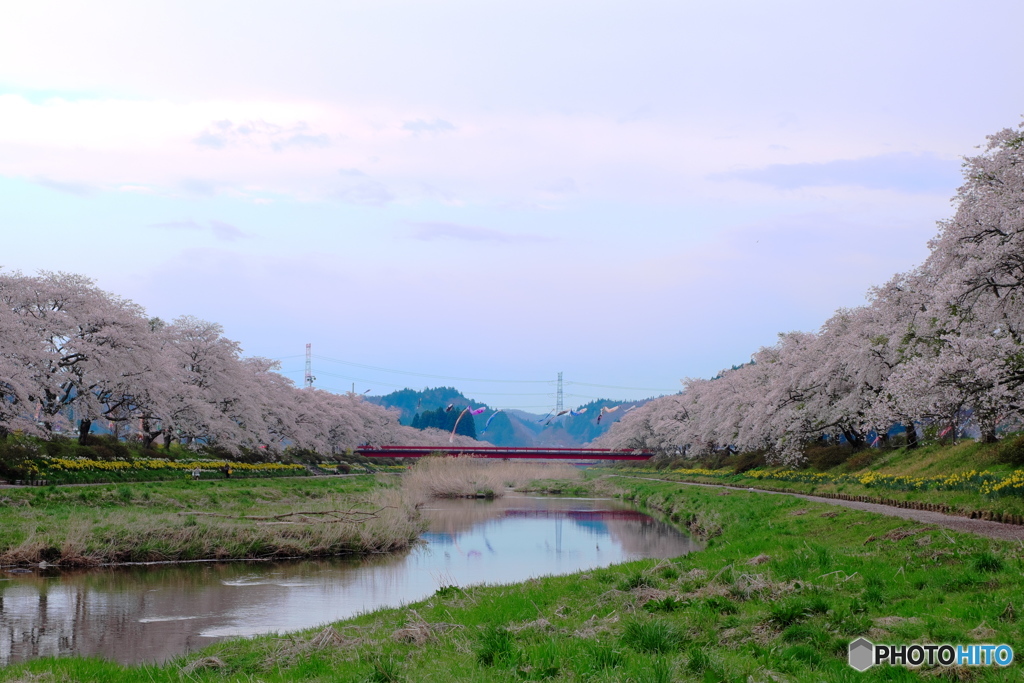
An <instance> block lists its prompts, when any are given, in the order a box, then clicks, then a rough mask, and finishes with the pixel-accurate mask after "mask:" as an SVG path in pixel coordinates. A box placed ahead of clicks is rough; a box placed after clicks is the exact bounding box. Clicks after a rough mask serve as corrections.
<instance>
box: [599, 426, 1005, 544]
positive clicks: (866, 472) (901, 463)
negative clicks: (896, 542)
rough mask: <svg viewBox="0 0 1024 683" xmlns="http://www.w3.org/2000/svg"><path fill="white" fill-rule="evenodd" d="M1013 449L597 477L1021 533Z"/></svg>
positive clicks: (971, 448)
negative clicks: (725, 490)
mask: <svg viewBox="0 0 1024 683" xmlns="http://www.w3.org/2000/svg"><path fill="white" fill-rule="evenodd" d="M1017 443H1018V440H1017V439H1011V440H1010V441H1009V442H1006V443H1003V442H1000V443H998V444H983V443H977V442H974V441H963V442H960V443H957V444H946V445H943V444H938V443H935V444H928V445H925V446H922V447H920V448H916V449H906V448H898V449H892V450H888V451H880V450H878V449H875V450H874V451H872V450H868V451H861V452H859V453H856V454H853V455H849V454H847V458H848V459H846V460H844V461H841V462H839V463H838V464H836V465H834V466H832V467H818V468H815V467H808V468H806V469H801V470H792V469H788V468H783V467H767V466H764V465H761V466H758V467H749V468H748V467H746V466H745V464H744V462H745V458H746V457H748V456H747V454H739V455H736V456H732V457H730V458H727V459H725V460H726V461H725V462H723V463H721V464H715V465H712V466H707V465H701V464H699V463H693V464H687V465H683V466H677V467H669V468H662V469H656V468H652V467H649V466H641V467H629V466H626V467H621V468H604V469H603V471H605V472H612V473H618V474H635V475H638V476H655V477H659V478H663V479H666V480H673V481H687V482H693V483H701V484H719V485H725V486H735V487H738V488H754V489H760V490H764V491H779V492H785V493H802V494H807V495H816V496H823V497H826V498H835V499H839V500H853V501H860V502H866V503H876V504H881V505H890V506H896V507H901V508H907V509H913V510H932V511H939V512H944V513H947V514H952V515H959V516H963V517H969V518H973V519H984V520H992V521H999V522H1005V523H1008V524H1018V525H1024V469H1018V468H1016V467H1015V466H1014V465H1013V464H1012V463H1010V462H1007V460H1008V458H1007V457H1006V456H1007V453H1006V451H1007V450H1009V449H1013V448H1017V447H1018V446H1017ZM1022 448H1024V447H1022ZM833 450H835V451H839V452H840V453H841V452H842V450H841V449H833ZM826 463H827V460H826V461H825V462H821V461H819V463H818V464H819V465H823V464H826Z"/></svg>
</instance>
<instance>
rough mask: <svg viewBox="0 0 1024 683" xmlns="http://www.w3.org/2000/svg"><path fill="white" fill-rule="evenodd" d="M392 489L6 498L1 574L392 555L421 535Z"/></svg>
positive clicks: (56, 493) (293, 483)
mask: <svg viewBox="0 0 1024 683" xmlns="http://www.w3.org/2000/svg"><path fill="white" fill-rule="evenodd" d="M393 480H394V478H393V477H382V478H381V479H379V480H378V479H375V478H374V477H372V476H361V477H316V478H312V477H301V478H298V477H294V478H280V479H250V480H244V481H237V480H220V481H202V480H200V481H197V482H193V481H185V480H176V481H173V482H141V483H123V484H111V485H97V486H81V487H71V486H65V487H61V486H48V487H42V488H12V489H4V490H2V491H0V564H19V563H38V562H41V561H46V562H49V563H52V564H61V565H67V566H75V565H78V566H82V565H86V566H87V565H94V564H100V563H109V562H133V561H159V560H194V559H208V558H217V559H229V558H230V559H238V558H270V557H316V556H326V555H337V554H341V553H347V552H355V553H360V552H387V551H390V550H397V549H401V548H405V547H408V546H409V545H410V544H411V543H412V542H414V541H415V539H416V538H417V536H418V535H419V532H420V530H421V529H420V523H419V522H418V520H417V514H416V512H415V510H413V509H412V508H410V507H409V506H408V505H407V504H406V503H405V502H403V500H402V497H401V495H400V494H399V492H398V490H397V489H396V488H395V487H394V486H393V485H392V484H393V483H394V481H393ZM388 481H391V484H389V483H387V482H388ZM300 513H301V514H300ZM351 522H357V523H351Z"/></svg>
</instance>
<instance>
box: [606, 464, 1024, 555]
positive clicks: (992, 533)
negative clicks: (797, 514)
mask: <svg viewBox="0 0 1024 683" xmlns="http://www.w3.org/2000/svg"><path fill="white" fill-rule="evenodd" d="M609 476H612V477H622V478H623V479H643V480H644V481H663V482H667V483H669V484H678V485H680V486H704V487H706V488H712V489H729V490H732V491H749V492H752V493H768V494H771V495H775V496H793V497H795V498H803V499H804V500H810V501H813V502H815V503H828V504H829V505H839V506H842V507H847V508H852V509H854V510H866V511H867V512H877V513H878V514H880V515H888V516H889V517H900V518H902V519H911V520H913V521H915V522H921V523H922V524H934V525H935V526H940V527H944V528H946V529H952V530H953V531H964V532H967V533H971V534H978V535H979V536H988V537H989V538H995V539H999V540H1000V541H1017V542H1019V543H1020V544H1021V546H1022V547H1024V526H1017V525H1014V524H1003V523H1002V522H988V521H986V520H983V519H969V518H967V517H958V516H957V515H946V514H943V513H941V512H931V511H929V510H910V509H907V508H897V507H890V506H889V505H879V504H878V503H861V502H859V501H854V500H838V499H835V498H821V497H819V496H809V495H806V494H803V493H784V492H782V491H764V490H762V489H748V488H741V487H739V486H725V485H723V484H698V483H696V482H691V481H671V480H669V479H656V478H653V477H632V476H629V475H623V474H612V475H609Z"/></svg>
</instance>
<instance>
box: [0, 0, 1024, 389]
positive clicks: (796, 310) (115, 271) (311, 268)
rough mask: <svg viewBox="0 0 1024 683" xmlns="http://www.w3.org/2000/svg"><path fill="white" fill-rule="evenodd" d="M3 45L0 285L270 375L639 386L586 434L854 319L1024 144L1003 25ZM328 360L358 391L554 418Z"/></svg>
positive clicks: (772, 8)
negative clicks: (636, 401)
mask: <svg viewBox="0 0 1024 683" xmlns="http://www.w3.org/2000/svg"><path fill="white" fill-rule="evenodd" d="M4 14H5V16H4V20H3V22H0V232H2V237H3V240H2V247H0V265H2V266H3V267H6V268H9V269H21V270H24V271H34V270H37V269H54V270H57V269H59V270H69V271H74V272H81V273H85V274H87V275H90V276H92V277H95V278H96V279H97V280H98V281H99V283H100V285H101V286H103V287H104V288H106V289H109V290H112V291H114V292H116V293H118V294H121V295H124V296H127V297H129V298H132V299H134V300H136V301H138V302H139V303H141V304H142V305H144V306H145V307H146V308H147V309H148V310H149V311H150V312H151V313H152V314H154V315H160V316H163V317H168V318H170V317H174V316H176V315H180V314H185V313H190V314H195V315H199V316H202V317H205V318H208V319H211V320H215V321H219V322H221V323H223V324H224V325H225V326H226V328H227V331H228V334H229V335H230V336H232V337H234V338H237V339H239V340H240V341H241V342H242V344H243V346H244V348H245V349H246V351H247V352H249V353H254V354H260V355H267V356H271V357H286V356H292V355H296V354H301V353H302V351H303V348H304V344H305V343H306V342H312V343H313V344H314V348H315V349H316V351H317V352H318V354H319V355H322V356H325V357H330V358H336V359H341V360H346V361H350V362H354V363H360V364H364V365H371V366H376V367H382V368H391V369H399V370H408V371H413V372H418V373H425V374H434V375H439V376H442V377H466V378H495V379H549V378H550V379H553V378H554V376H555V373H557V372H558V371H559V370H562V371H564V372H565V376H566V379H567V380H573V381H576V382H586V383H591V384H606V385H611V386H615V387H640V388H643V389H638V390H625V389H599V388H586V387H583V386H576V387H575V388H574V389H573V395H572V396H571V397H567V399H566V400H567V402H570V403H582V402H585V401H586V400H587V399H588V398H589V397H591V396H609V397H613V398H637V397H641V396H647V395H651V394H652V393H656V392H652V391H650V390H648V388H650V389H658V390H662V391H674V390H677V389H678V388H679V384H678V379H679V378H681V377H684V376H708V375H711V374H713V373H714V372H715V371H717V370H718V369H720V368H721V367H723V366H729V365H732V364H734V363H739V362H742V361H744V360H746V359H748V358H749V355H750V353H751V352H753V351H754V350H756V349H757V347H758V346H760V345H763V344H768V343H772V341H773V340H774V337H775V334H776V333H777V332H779V331H785V330H792V329H814V328H816V327H817V326H818V325H819V324H820V323H821V322H822V321H824V319H825V318H826V317H828V315H829V314H830V312H831V311H832V310H834V309H835V308H836V307H839V306H849V305H857V304H859V303H860V302H862V301H863V295H864V292H865V291H866V290H867V288H868V287H869V286H870V285H872V284H879V283H881V282H882V281H884V280H885V279H887V278H888V277H889V276H890V275H891V274H892V273H893V272H895V271H897V270H904V269H907V268H909V267H912V266H913V265H914V264H916V263H917V262H919V261H920V260H921V259H922V258H923V257H924V255H925V253H926V247H925V243H926V241H927V239H928V238H929V237H930V236H932V235H933V234H934V231H935V227H934V225H935V221H936V220H941V219H943V218H945V217H947V216H949V215H950V212H951V209H950V204H949V200H950V198H951V197H952V195H953V193H954V192H955V189H956V186H957V185H958V184H959V180H958V178H959V175H958V168H959V158H960V157H961V156H962V155H965V154H970V153H972V152H973V151H974V147H975V146H976V145H978V144H980V143H982V142H983V141H984V137H985V135H986V134H989V133H992V132H995V131H996V130H998V129H1000V128H1002V127H1006V126H1012V125H1016V124H1017V123H1018V122H1019V121H1020V116H1021V114H1022V113H1024V90H1022V89H1021V88H1019V87H1013V86H1012V85H1007V84H1015V83H1021V82H1024V59H1022V57H1024V54H1022V53H1024V50H1022V49H1021V47H1020V44H1021V41H1020V38H1019V27H1020V26H1021V24H1022V20H1024V5H1021V4H1020V3H1019V2H1015V1H1012V0H1006V1H1002V2H972V3H966V2H900V3H891V2H856V3H853V2H845V3H821V2H773V3H763V2H719V3H695V2H631V3H623V2H617V3H615V2H603V3H602V2H587V3H582V2H564V3H550V2H543V3H541V2H492V3H478V2H443V1H439V2H430V3H414V2H386V1H381V2H373V3H365V2H358V3H356V2H288V3H284V2H274V3H270V2H263V3H260V2H256V3H254V2H218V3H209V2H164V3H157V2H147V3H138V2H95V3H88V4H83V3H74V2H33V3H16V4H13V5H12V6H11V7H8V8H5V11H4ZM318 363H319V366H320V368H321V369H322V370H323V372H321V373H320V374H318V377H320V381H319V383H320V384H321V385H322V386H324V387H326V388H334V389H338V390H341V389H347V388H349V387H350V383H351V382H352V381H353V379H352V378H355V379H356V383H357V385H358V387H359V388H360V389H361V388H369V389H372V390H373V391H374V393H379V392H384V391H388V390H390V389H391V388H393V386H406V385H408V384H412V386H414V387H421V386H423V385H424V384H431V385H434V384H439V383H440V384H454V385H456V386H459V388H461V389H463V390H464V391H466V392H467V393H468V394H471V395H480V396H481V398H483V399H484V400H488V402H490V403H492V404H493V405H496V406H501V405H507V406H527V407H531V408H535V409H540V408H543V407H544V406H545V405H547V404H549V403H551V401H552V400H553V398H551V397H549V396H546V395H538V396H514V395H509V396H503V395H502V394H503V393H505V394H515V393H517V392H516V390H515V389H509V388H508V387H510V386H514V385H506V384H488V383H479V382H478V383H473V382H461V383H460V382H458V381H444V380H433V379H427V378H419V377H416V376H412V375H400V374H393V373H391V374H389V373H382V372H380V371H375V370H370V369H365V368H364V369H357V368H354V367H352V366H342V365H332V364H330V363H328V362H327V361H318ZM296 369H298V374H295V373H293V374H292V375H291V376H293V377H296V378H298V377H300V376H301V359H300V360H298V361H295V360H291V359H289V360H288V361H286V363H285V370H289V371H292V370H296ZM540 391H541V393H542V394H543V392H546V391H548V389H547V388H543V389H542V390H540ZM483 393H490V394H492V395H491V396H488V397H484V396H483ZM518 393H528V392H518Z"/></svg>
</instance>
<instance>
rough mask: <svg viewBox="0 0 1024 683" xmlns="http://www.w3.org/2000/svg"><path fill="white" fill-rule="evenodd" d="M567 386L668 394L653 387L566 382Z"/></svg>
mask: <svg viewBox="0 0 1024 683" xmlns="http://www.w3.org/2000/svg"><path fill="white" fill-rule="evenodd" d="M566 384H578V385H579V386H581V387H598V388H600V389H626V390H629V391H661V392H666V391H667V390H665V389H654V388H652V387H617V386H615V385H613V384H588V383H587V382H572V381H569V382H566Z"/></svg>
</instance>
